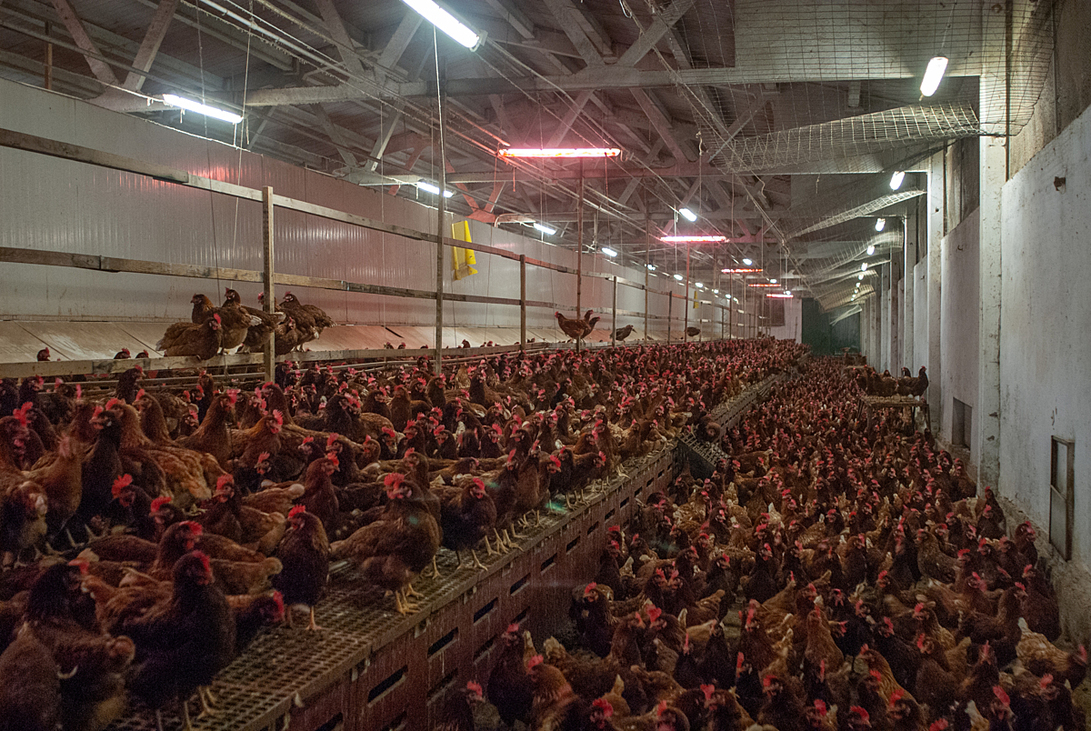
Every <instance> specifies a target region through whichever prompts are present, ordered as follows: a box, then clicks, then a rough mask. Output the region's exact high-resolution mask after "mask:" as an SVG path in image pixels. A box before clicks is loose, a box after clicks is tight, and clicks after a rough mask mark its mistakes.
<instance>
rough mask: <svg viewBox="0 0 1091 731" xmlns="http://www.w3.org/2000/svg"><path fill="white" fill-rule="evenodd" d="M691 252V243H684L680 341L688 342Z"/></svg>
mask: <svg viewBox="0 0 1091 731" xmlns="http://www.w3.org/2000/svg"><path fill="white" fill-rule="evenodd" d="M692 252H693V245H692V244H686V309H685V314H684V316H683V318H682V342H683V343H685V342H689V311H690V308H691V307H692V306H693V305H691V304H690V301H689V262H690V256H691V254H692Z"/></svg>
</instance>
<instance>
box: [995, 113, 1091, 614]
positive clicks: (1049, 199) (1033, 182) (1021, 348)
mask: <svg viewBox="0 0 1091 731" xmlns="http://www.w3.org/2000/svg"><path fill="white" fill-rule="evenodd" d="M1057 177H1061V178H1065V179H1066V182H1065V185H1064V186H1063V189H1061V190H1058V189H1057V188H1056V187H1055V186H1054V179H1055V178H1057ZM1002 226H1003V237H1002V241H1003V245H1002V257H1003V284H1002V287H1003V290H1002V291H1003V300H1002V302H1003V306H1002V308H1001V342H1000V348H1001V350H1000V354H1001V355H1000V383H1001V394H1000V397H1001V411H1000V430H1001V445H1002V449H1001V454H1000V476H1001V477H1000V491H1001V493H1002V494H1003V495H1005V496H1006V497H1008V498H1010V499H1011V500H1013V501H1014V502H1015V503H1016V504H1017V505H1019V506H1020V507H1021V508H1023V510H1025V511H1026V512H1027V514H1028V515H1029V516H1030V518H1031V519H1032V520H1034V521H1035V522H1037V523H1038V524H1039V525H1040V526H1042V527H1043V528H1045V527H1047V526H1048V525H1049V511H1048V509H1049V464H1050V452H1049V449H1050V437H1051V436H1059V437H1062V438H1065V439H1074V440H1075V442H1076V457H1075V460H1076V480H1075V486H1076V491H1075V525H1074V538H1073V558H1074V560H1075V562H1076V563H1077V564H1080V565H1082V566H1083V567H1086V566H1087V565H1088V564H1089V563H1091V453H1089V451H1088V446H1089V445H1088V442H1089V441H1091V337H1089V334H1091V294H1088V285H1087V283H1088V281H1089V279H1091V247H1089V246H1088V241H1089V238H1091V110H1085V111H1084V113H1083V114H1082V115H1081V116H1080V117H1079V118H1077V119H1076V121H1075V122H1073V123H1072V124H1071V125H1069V127H1068V128H1067V129H1065V130H1064V132H1062V133H1061V134H1060V135H1059V136H1058V137H1057V138H1056V139H1054V140H1053V141H1052V142H1051V143H1049V145H1048V146H1046V147H1045V148H1044V149H1043V150H1041V151H1040V152H1039V153H1038V154H1037V155H1035V156H1034V158H1033V159H1031V160H1030V162H1029V163H1028V164H1027V165H1026V166H1024V167H1023V168H1022V169H1021V170H1020V171H1019V172H1018V173H1017V174H1016V175H1015V176H1014V177H1013V178H1012V179H1011V180H1010V181H1009V182H1008V183H1007V184H1006V185H1005V186H1004V190H1003V216H1002ZM1084 614H1087V612H1086V610H1085V611H1084Z"/></svg>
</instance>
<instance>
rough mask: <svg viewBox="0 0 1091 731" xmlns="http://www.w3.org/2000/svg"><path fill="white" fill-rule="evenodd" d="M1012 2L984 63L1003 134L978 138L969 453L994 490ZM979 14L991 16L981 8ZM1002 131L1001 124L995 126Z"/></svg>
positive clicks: (990, 104) (984, 80)
mask: <svg viewBox="0 0 1091 731" xmlns="http://www.w3.org/2000/svg"><path fill="white" fill-rule="evenodd" d="M1013 5H1014V0H1006V2H1005V13H1006V33H1005V43H1004V46H1005V48H1004V58H1002V59H997V58H984V59H982V61H983V65H984V67H985V69H986V72H985V73H983V74H982V76H981V86H980V89H981V91H980V97H981V101H980V106H981V110H982V119H1002V120H1005V122H1004V123H1003V125H1002V129H994V130H989V131H992V132H994V133H995V134H998V135H1002V136H982V137H980V138H979V143H978V144H979V145H980V151H981V154H980V177H979V187H980V196H981V197H980V208H979V210H978V215H979V217H980V222H981V226H980V237H979V239H978V291H979V297H980V305H979V319H978V347H979V348H980V350H979V352H978V359H977V363H978V366H977V404H976V405H975V408H974V421H975V422H976V423H975V424H974V425H973V428H974V432H975V437H974V445H973V453H974V456H975V461H976V462H977V484H978V485H979V486H980V487H982V488H984V487H987V486H994V487H995V486H997V485H998V482H999V479H1000V306H1001V301H1000V298H1001V268H1000V265H1001V261H1000V259H1001V230H1002V226H1001V219H1002V216H1003V210H1002V206H1001V195H1000V194H1001V190H1002V188H1003V185H1004V183H1005V182H1006V181H1007V179H1008V148H1007V139H1010V134H1011V129H1010V125H1009V124H1008V122H1007V120H1009V119H1010V104H1009V93H1010V89H1009V88H1008V87H1009V84H1008V79H1009V78H1010V63H1011V50H1012V12H1013ZM982 12H983V13H988V12H990V11H989V10H988V9H983V10H982ZM996 126H997V127H1001V125H996Z"/></svg>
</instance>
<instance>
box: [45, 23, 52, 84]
mask: <svg viewBox="0 0 1091 731" xmlns="http://www.w3.org/2000/svg"><path fill="white" fill-rule="evenodd" d="M51 29H52V24H51V23H46V24H45V34H46V36H49V32H50V30H51ZM45 88H46V91H50V90H52V89H53V44H52V43H49V42H48V41H47V42H46V44H45Z"/></svg>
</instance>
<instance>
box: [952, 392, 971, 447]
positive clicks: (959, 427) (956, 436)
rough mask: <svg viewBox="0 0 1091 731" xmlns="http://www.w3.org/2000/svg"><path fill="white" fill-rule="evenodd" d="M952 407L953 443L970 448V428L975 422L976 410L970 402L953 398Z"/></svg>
mask: <svg viewBox="0 0 1091 731" xmlns="http://www.w3.org/2000/svg"><path fill="white" fill-rule="evenodd" d="M952 401H953V404H952V409H951V444H953V445H954V446H956V447H965V448H966V449H969V448H970V430H971V429H972V426H973V423H974V410H973V407H971V406H970V405H969V404H965V403H963V402H961V401H959V400H958V399H957V398H956V399H952Z"/></svg>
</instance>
